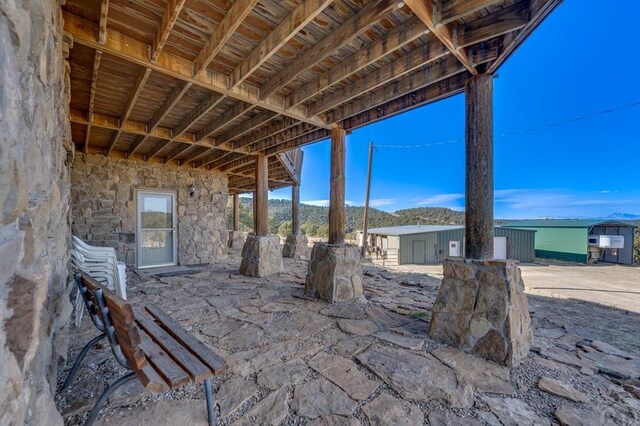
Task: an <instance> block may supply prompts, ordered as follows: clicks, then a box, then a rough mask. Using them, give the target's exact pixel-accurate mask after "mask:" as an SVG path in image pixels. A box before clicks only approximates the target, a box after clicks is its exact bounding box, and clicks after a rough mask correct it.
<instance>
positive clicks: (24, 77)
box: [0, 0, 73, 425]
mask: <svg viewBox="0 0 640 426" xmlns="http://www.w3.org/2000/svg"><path fill="white" fill-rule="evenodd" d="M69 44H70V40H68V39H64V38H63V33H62V16H61V13H60V8H59V3H58V2H57V1H35V0H22V1H17V2H16V1H14V0H7V1H1V2H0V424H2V425H22V424H33V425H42V424H47V425H57V424H60V425H61V424H62V418H61V417H60V415H59V414H58V412H57V411H56V408H55V405H54V403H53V398H52V395H53V392H54V390H55V384H56V383H55V379H56V366H57V363H58V359H59V357H64V356H66V348H67V344H66V343H67V335H66V327H65V326H66V324H67V322H68V318H69V316H70V312H71V304H70V303H69V295H68V288H67V247H68V238H69V225H68V201H67V200H68V193H69V176H68V165H67V162H68V161H67V158H69V159H70V158H71V157H72V155H73V146H72V143H71V134H70V125H69V121H68V102H69V98H68V94H69V80H68V75H66V74H65V70H67V71H68V64H67V63H66V61H65V60H64V58H65V56H66V55H68V51H69V48H70V46H69Z"/></svg>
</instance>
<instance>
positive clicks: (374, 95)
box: [326, 56, 465, 123]
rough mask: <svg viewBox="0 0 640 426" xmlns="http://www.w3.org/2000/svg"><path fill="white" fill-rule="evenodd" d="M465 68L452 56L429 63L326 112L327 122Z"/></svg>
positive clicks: (342, 118) (347, 115) (357, 111)
mask: <svg viewBox="0 0 640 426" xmlns="http://www.w3.org/2000/svg"><path fill="white" fill-rule="evenodd" d="M464 71H465V68H464V67H463V66H462V65H461V64H460V63H459V62H458V61H457V59H456V58H454V57H453V56H449V57H448V58H447V59H445V60H443V61H441V62H439V63H436V64H432V65H429V66H428V67H426V69H425V70H423V71H420V72H418V73H416V74H413V75H408V76H406V77H403V78H401V79H400V80H398V81H396V82H395V83H393V84H389V85H387V86H383V87H380V88H378V89H376V90H374V91H373V92H371V94H370V95H369V96H364V97H362V98H360V99H356V100H354V101H352V102H351V103H348V104H343V105H341V106H340V107H339V108H337V109H335V110H333V111H331V112H329V113H327V115H326V116H327V122H329V123H339V122H341V121H342V120H344V119H346V118H348V117H351V116H353V115H355V114H358V113H360V112H363V111H366V110H368V109H371V108H374V107H376V106H379V105H382V104H384V103H385V102H388V101H390V100H392V99H395V98H398V97H401V96H404V95H405V94H407V93H411V92H412V91H414V90H417V89H419V88H421V87H425V86H428V85H430V84H433V83H436V82H438V81H440V80H444V79H446V78H447V77H450V76H452V75H455V74H459V73H463V72H464Z"/></svg>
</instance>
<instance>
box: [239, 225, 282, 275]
mask: <svg viewBox="0 0 640 426" xmlns="http://www.w3.org/2000/svg"><path fill="white" fill-rule="evenodd" d="M282 268H283V266H282V253H281V251H280V238H278V237H257V236H255V235H250V236H248V237H247V240H246V242H245V243H244V247H243V248H242V262H240V273H241V274H242V275H247V276H249V277H266V276H267V275H272V274H277V273H279V272H282Z"/></svg>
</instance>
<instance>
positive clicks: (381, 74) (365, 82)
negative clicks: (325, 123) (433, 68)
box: [307, 37, 449, 115]
mask: <svg viewBox="0 0 640 426" xmlns="http://www.w3.org/2000/svg"><path fill="white" fill-rule="evenodd" d="M448 54H449V50H447V48H446V47H444V46H443V45H442V43H440V42H439V41H438V39H437V38H435V37H430V39H429V42H428V43H427V44H425V45H424V46H422V47H419V48H417V49H414V50H412V51H411V52H409V53H407V54H406V55H403V56H401V57H399V58H398V59H396V60H395V61H393V62H390V63H388V64H387V65H384V66H383V67H381V68H379V69H377V70H375V71H373V72H370V73H369V74H366V75H365V76H364V77H362V78H360V79H358V80H356V81H355V82H353V83H351V84H350V85H348V86H346V87H344V88H342V89H339V90H336V92H335V93H333V94H332V95H331V96H325V97H324V98H323V99H321V100H319V101H318V102H316V103H314V104H311V105H309V106H308V108H307V111H308V113H309V114H313V115H315V114H320V113H323V112H325V111H328V110H330V109H333V108H335V107H337V106H338V105H340V104H343V103H345V102H348V101H349V100H351V99H354V98H357V97H358V96H360V95H362V94H364V93H367V92H370V91H372V90H375V89H377V88H378V87H380V86H384V85H385V84H387V83H388V82H390V81H392V80H395V79H397V78H399V77H401V76H402V75H404V74H407V73H410V72H412V71H415V70H416V69H418V68H420V67H422V66H424V65H425V64H427V63H429V62H433V61H435V60H436V59H439V58H441V57H443V56H445V55H448Z"/></svg>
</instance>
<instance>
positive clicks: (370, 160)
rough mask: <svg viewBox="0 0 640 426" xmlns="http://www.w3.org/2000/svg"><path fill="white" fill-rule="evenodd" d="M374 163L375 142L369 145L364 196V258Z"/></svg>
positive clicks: (362, 252)
mask: <svg viewBox="0 0 640 426" xmlns="http://www.w3.org/2000/svg"><path fill="white" fill-rule="evenodd" d="M372 163H373V142H370V143H369V169H368V171H367V190H366V192H365V196H364V214H363V215H362V216H363V217H362V251H361V254H362V257H364V255H365V254H366V253H367V240H368V238H367V235H368V233H369V195H370V194H371V165H372Z"/></svg>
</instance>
